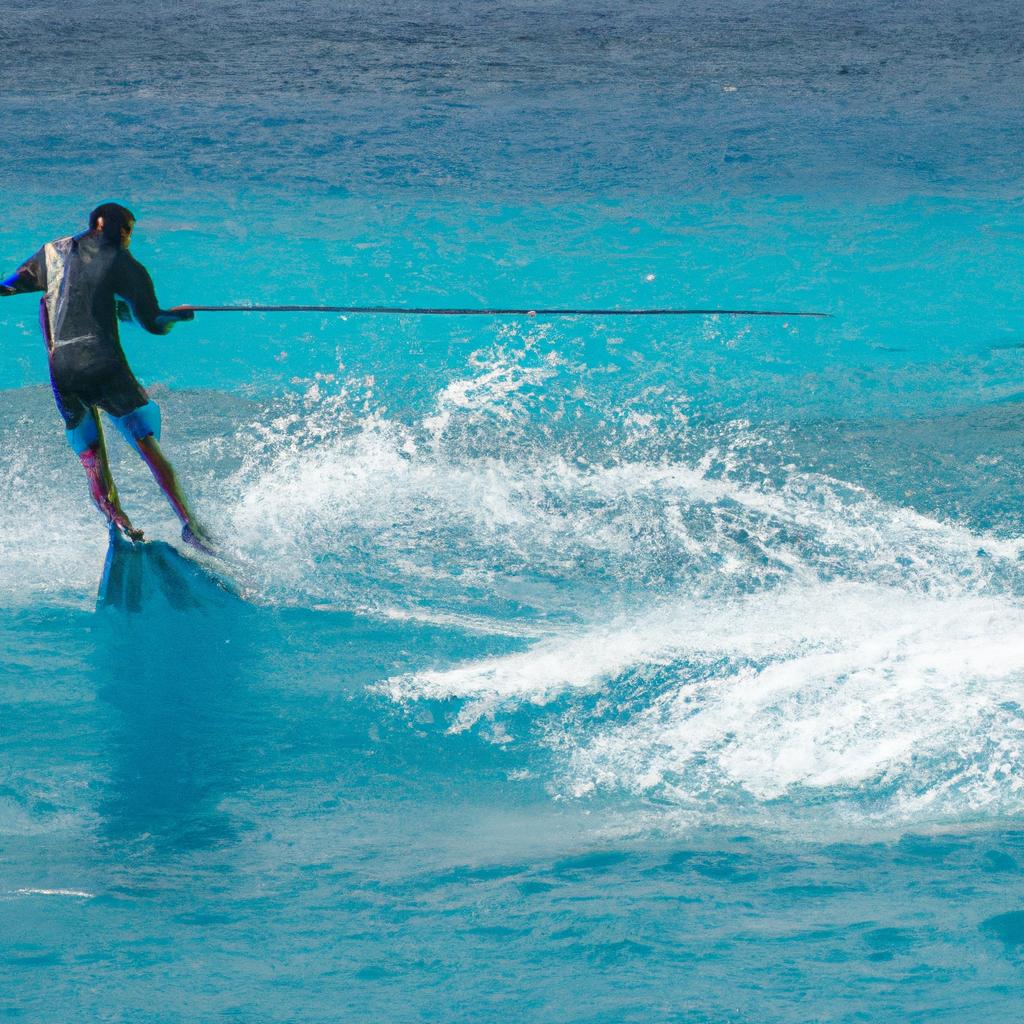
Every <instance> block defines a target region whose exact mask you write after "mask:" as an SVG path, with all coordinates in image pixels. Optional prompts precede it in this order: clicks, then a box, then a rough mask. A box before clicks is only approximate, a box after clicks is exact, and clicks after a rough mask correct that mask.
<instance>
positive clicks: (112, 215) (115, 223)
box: [89, 203, 135, 249]
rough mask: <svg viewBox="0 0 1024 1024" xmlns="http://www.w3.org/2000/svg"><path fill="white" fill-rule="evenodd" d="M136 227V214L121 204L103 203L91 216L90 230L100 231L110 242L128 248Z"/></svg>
mask: <svg viewBox="0 0 1024 1024" xmlns="http://www.w3.org/2000/svg"><path fill="white" fill-rule="evenodd" d="M133 227H135V214H134V213H132V211H131V210H129V209H128V207H126V206H121V204H120V203H103V204H101V205H100V206H97V207H96V209H95V210H93V211H92V213H90V214H89V230H90V231H98V232H99V233H100V234H101V235H102V236H103V237H104V238H105V239H106V240H107V241H108V242H112V243H113V244H114V245H120V246H121V247H122V248H125V249H126V248H127V247H128V245H129V244H130V242H131V238H132V228H133Z"/></svg>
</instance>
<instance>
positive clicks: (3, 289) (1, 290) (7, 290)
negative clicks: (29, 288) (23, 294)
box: [0, 284, 17, 295]
mask: <svg viewBox="0 0 1024 1024" xmlns="http://www.w3.org/2000/svg"><path fill="white" fill-rule="evenodd" d="M16 294H17V293H16V292H15V290H14V289H13V288H12V287H11V286H10V285H7V284H0V295H16Z"/></svg>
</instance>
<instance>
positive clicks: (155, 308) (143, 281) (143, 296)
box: [115, 250, 184, 334]
mask: <svg viewBox="0 0 1024 1024" xmlns="http://www.w3.org/2000/svg"><path fill="white" fill-rule="evenodd" d="M115 290H116V291H117V294H118V295H120V296H121V297H122V298H125V299H127V300H128V302H129V303H130V304H131V307H132V312H133V313H134V314H135V319H136V320H137V321H138V322H139V323H140V324H141V325H142V326H143V327H144V328H145V329H146V330H147V331H149V333H150V334H166V333H167V332H168V331H169V330H170V329H171V328H172V327H173V326H174V324H176V323H178V322H179V321H181V320H182V319H184V317H182V316H179V315H178V314H177V313H173V312H171V310H169V309H161V308H160V304H159V303H158V302H157V300H156V290H155V289H154V288H153V279H152V278H151V277H150V276H149V271H147V270H146V268H145V267H144V266H143V265H142V264H141V263H140V262H139V261H138V260H137V259H135V257H134V256H132V255H131V254H130V253H128V252H125V251H124V250H122V251H121V254H120V257H119V259H118V268H117V277H116V286H115Z"/></svg>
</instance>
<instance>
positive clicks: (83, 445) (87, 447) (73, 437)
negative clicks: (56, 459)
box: [68, 409, 142, 540]
mask: <svg viewBox="0 0 1024 1024" xmlns="http://www.w3.org/2000/svg"><path fill="white" fill-rule="evenodd" d="M68 440H69V441H70V442H71V447H72V448H74V450H75V451H76V452H77V454H78V460H79V462H81V463H82V468H83V469H84V470H85V475H86V478H87V479H88V481H89V493H90V495H91V496H92V500H93V502H94V503H95V504H96V507H97V508H98V509H99V510H100V512H102V513H103V515H104V516H105V517H106V520H107V523H108V524H110V525H112V526H116V527H117V528H118V529H119V530H120V531H121V532H122V533H123V534H124V535H125V536H126V537H129V538H130V539H131V540H142V531H141V530H136V529H135V527H133V526H132V524H131V521H130V520H129V519H128V516H127V515H125V512H124V509H122V508H121V500H120V498H119V497H118V494H117V487H116V486H115V485H114V477H113V475H112V474H111V472H110V463H109V461H108V460H107V446H106V444H104V441H103V428H102V427H101V426H100V421H99V417H98V416H97V415H96V410H95V409H89V411H88V412H87V413H86V414H85V416H84V417H83V418H82V421H81V423H79V424H78V425H77V426H76V427H74V428H72V429H70V430H68Z"/></svg>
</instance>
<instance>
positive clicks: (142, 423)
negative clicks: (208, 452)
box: [114, 401, 208, 550]
mask: <svg viewBox="0 0 1024 1024" xmlns="http://www.w3.org/2000/svg"><path fill="white" fill-rule="evenodd" d="M114 422H115V423H116V424H117V428H118V429H119V430H120V431H121V433H122V434H123V435H124V438H125V440H126V441H128V443H129V444H131V445H132V447H133V448H135V450H136V451H137V452H138V453H139V455H141V456H142V461H143V462H145V463H146V465H147V466H149V471H150V472H151V473H152V474H153V479H154V480H156V482H157V485H158V486H159V488H160V490H161V491H163V492H164V495H165V496H166V497H167V500H168V501H169V502H170V504H171V508H173V509H174V512H175V515H177V517H178V518H179V519H180V520H181V526H182V530H181V536H182V538H183V539H184V540H185V541H186V542H188V543H190V544H194V545H195V546H196V547H199V548H202V549H203V550H207V547H206V544H205V543H204V542H205V541H207V540H208V538H207V536H206V531H205V530H203V529H202V527H200V526H199V524H198V523H197V522H196V518H195V516H194V515H193V514H192V510H191V509H190V508H189V506H188V501H187V500H186V498H185V492H184V491H183V490H182V489H181V484H180V483H178V478H177V476H176V475H175V473H174V467H173V466H172V465H171V464H170V462H169V461H168V459H167V456H165V455H164V453H163V452H162V451H161V449H160V441H159V437H160V407H159V406H158V405H157V404H156V402H152V401H150V402H147V403H146V404H145V405H143V406H140V407H139V408H138V409H133V410H132V411H131V412H130V413H128V414H127V415H125V416H118V417H115V418H114Z"/></svg>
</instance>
